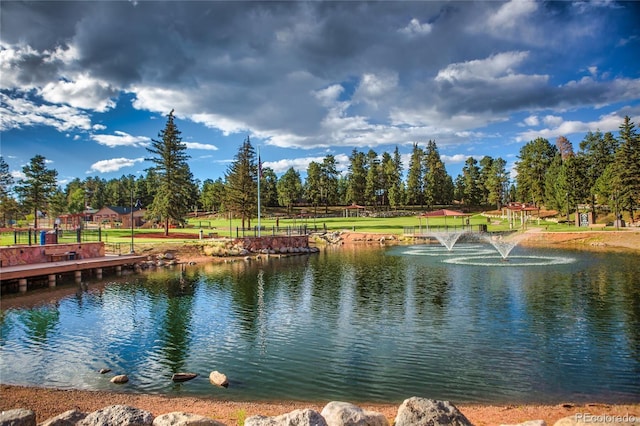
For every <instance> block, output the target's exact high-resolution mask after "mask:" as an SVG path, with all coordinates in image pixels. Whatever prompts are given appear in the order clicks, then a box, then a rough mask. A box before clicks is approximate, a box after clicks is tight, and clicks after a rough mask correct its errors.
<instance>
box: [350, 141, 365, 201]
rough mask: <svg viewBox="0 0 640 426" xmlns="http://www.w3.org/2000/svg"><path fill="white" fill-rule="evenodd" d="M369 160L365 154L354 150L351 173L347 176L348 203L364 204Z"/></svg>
mask: <svg viewBox="0 0 640 426" xmlns="http://www.w3.org/2000/svg"><path fill="white" fill-rule="evenodd" d="M366 164H367V158H366V156H365V155H364V153H363V152H359V151H358V150H357V149H355V148H354V150H353V152H352V153H351V156H350V157H349V173H348V174H347V183H348V186H347V193H346V201H347V203H356V204H364V203H365V196H364V194H365V189H366V186H367V168H366Z"/></svg>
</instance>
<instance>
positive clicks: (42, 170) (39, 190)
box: [14, 155, 58, 228]
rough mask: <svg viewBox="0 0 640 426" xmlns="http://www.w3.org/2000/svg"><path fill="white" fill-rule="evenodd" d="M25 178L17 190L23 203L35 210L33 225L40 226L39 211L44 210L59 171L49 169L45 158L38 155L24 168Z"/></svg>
mask: <svg viewBox="0 0 640 426" xmlns="http://www.w3.org/2000/svg"><path fill="white" fill-rule="evenodd" d="M22 172H23V173H24V176H25V178H24V179H22V180H21V181H20V182H19V183H18V184H17V185H16V186H15V188H14V189H15V192H16V193H17V194H18V197H19V198H20V199H21V200H22V204H23V205H24V206H25V207H28V208H29V209H30V210H31V211H32V212H33V227H34V228H37V227H38V211H39V210H41V209H42V210H43V209H44V208H45V207H46V205H47V201H48V200H49V197H51V196H52V195H53V193H54V192H55V190H56V189H57V188H56V180H57V178H58V172H57V171H56V170H50V169H47V165H46V162H45V158H44V157H43V156H42V155H36V156H35V157H33V158H32V159H31V161H30V162H29V164H27V165H26V166H24V167H23V168H22Z"/></svg>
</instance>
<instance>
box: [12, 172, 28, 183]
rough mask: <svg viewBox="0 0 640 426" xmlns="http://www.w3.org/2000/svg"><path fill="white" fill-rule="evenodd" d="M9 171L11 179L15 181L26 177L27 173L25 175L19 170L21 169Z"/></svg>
mask: <svg viewBox="0 0 640 426" xmlns="http://www.w3.org/2000/svg"><path fill="white" fill-rule="evenodd" d="M9 173H10V174H11V176H12V177H13V179H15V180H16V181H18V180H23V179H26V178H27V175H25V174H24V172H23V171H21V170H11V172H9Z"/></svg>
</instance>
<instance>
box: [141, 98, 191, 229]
mask: <svg viewBox="0 0 640 426" xmlns="http://www.w3.org/2000/svg"><path fill="white" fill-rule="evenodd" d="M180 134H181V133H180V131H179V130H178V127H177V126H176V124H175V122H174V117H173V110H171V112H170V113H169V115H168V116H167V124H166V125H165V128H164V129H163V130H161V131H160V133H158V138H159V139H152V140H151V146H150V147H149V148H147V151H148V152H149V153H151V154H153V157H151V158H149V161H151V162H152V163H153V164H154V166H153V167H152V168H150V170H153V171H154V172H155V173H156V175H157V179H158V188H157V193H156V194H155V197H154V199H153V202H152V203H151V205H150V206H148V214H149V215H150V216H151V217H155V218H159V219H160V220H161V221H164V234H165V235H169V224H170V222H171V221H175V222H178V223H182V222H184V220H185V217H186V215H187V213H188V212H189V210H190V207H191V206H192V205H193V203H194V202H195V197H194V187H195V184H194V182H193V175H192V174H191V170H190V169H189V164H188V163H187V160H188V159H189V158H190V157H189V155H187V153H186V151H187V146H186V145H185V144H184V143H182V137H181V136H180ZM130 190H131V191H133V188H131V189H130ZM131 197H133V193H132V195H131Z"/></svg>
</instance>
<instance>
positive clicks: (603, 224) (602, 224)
mask: <svg viewBox="0 0 640 426" xmlns="http://www.w3.org/2000/svg"><path fill="white" fill-rule="evenodd" d="M606 227H607V224H606V223H592V224H591V225H589V228H590V229H593V228H606Z"/></svg>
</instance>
